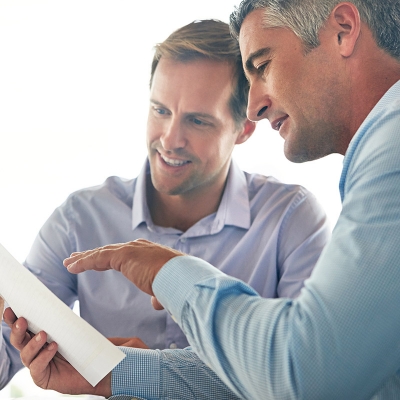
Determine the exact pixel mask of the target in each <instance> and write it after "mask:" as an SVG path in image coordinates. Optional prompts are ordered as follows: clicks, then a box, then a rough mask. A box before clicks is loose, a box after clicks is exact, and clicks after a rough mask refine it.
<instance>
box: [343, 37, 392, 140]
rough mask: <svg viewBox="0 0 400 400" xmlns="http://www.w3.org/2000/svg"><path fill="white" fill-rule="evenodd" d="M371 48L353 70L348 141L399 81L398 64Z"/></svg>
mask: <svg viewBox="0 0 400 400" xmlns="http://www.w3.org/2000/svg"><path fill="white" fill-rule="evenodd" d="M371 40H372V39H371ZM371 48H372V47H371ZM371 48H370V49H369V50H368V51H365V53H364V54H365V56H364V57H363V58H360V59H358V60H357V61H356V63H355V65H354V69H353V71H354V72H353V74H352V77H353V80H352V82H351V86H352V87H353V88H354V89H353V90H352V91H351V92H350V93H351V95H350V104H351V105H352V106H353V107H352V121H353V124H352V126H351V133H352V134H351V137H349V141H350V140H351V138H352V137H353V136H354V134H355V133H356V131H357V130H358V128H359V127H360V125H361V124H362V122H363V121H364V120H365V118H366V117H367V116H368V114H369V113H370V111H371V110H372V109H373V108H374V107H375V105H376V104H377V103H378V102H379V100H380V99H381V98H382V97H383V96H384V94H385V93H386V92H387V91H388V90H389V89H390V88H391V87H392V86H393V85H394V84H395V83H396V82H398V81H399V80H400V62H399V61H397V60H396V59H394V58H393V57H391V56H390V55H388V54H387V53H386V52H385V51H383V50H382V49H380V48H378V47H375V48H374V50H371Z"/></svg>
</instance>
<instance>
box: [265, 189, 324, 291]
mask: <svg viewBox="0 0 400 400" xmlns="http://www.w3.org/2000/svg"><path fill="white" fill-rule="evenodd" d="M330 238H331V228H330V225H329V222H328V220H327V217H326V214H325V211H324V210H323V209H322V207H321V205H320V204H319V203H318V201H317V199H316V198H315V196H314V195H313V194H312V193H310V192H308V191H307V190H306V189H304V188H302V187H301V188H300V189H299V192H298V194H297V195H296V197H295V198H294V199H293V201H292V203H291V204H290V207H288V209H287V211H286V214H285V217H284V219H283V221H282V224H281V226H280V230H279V237H278V253H277V258H278V259H277V267H278V270H279V271H278V275H279V280H278V283H277V288H276V292H277V297H289V298H295V297H297V296H298V295H299V294H300V291H301V289H302V287H303V286H304V281H305V280H306V279H307V278H309V277H310V275H311V272H312V270H313V268H314V267H315V265H316V263H317V261H318V259H319V256H320V255H321V252H322V250H323V249H324V247H325V245H326V244H327V243H328V241H329V239H330ZM264 268H271V266H267V265H265V266H264ZM260 294H261V293H260ZM263 297H269V296H263Z"/></svg>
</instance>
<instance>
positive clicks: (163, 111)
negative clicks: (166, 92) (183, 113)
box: [152, 106, 168, 115]
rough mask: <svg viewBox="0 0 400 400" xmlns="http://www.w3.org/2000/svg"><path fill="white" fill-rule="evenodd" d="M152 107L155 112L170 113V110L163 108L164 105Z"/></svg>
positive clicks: (159, 113)
mask: <svg viewBox="0 0 400 400" xmlns="http://www.w3.org/2000/svg"><path fill="white" fill-rule="evenodd" d="M152 109H153V112H155V113H156V114H158V115H167V114H168V110H166V109H165V108H162V107H156V106H153V107H152Z"/></svg>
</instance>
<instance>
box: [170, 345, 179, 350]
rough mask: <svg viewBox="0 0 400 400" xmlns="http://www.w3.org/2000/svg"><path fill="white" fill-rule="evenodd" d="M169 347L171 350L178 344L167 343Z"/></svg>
mask: <svg viewBox="0 0 400 400" xmlns="http://www.w3.org/2000/svg"><path fill="white" fill-rule="evenodd" d="M169 348H170V349H172V350H174V349H177V348H178V346H177V345H176V343H171V344H170V345H169Z"/></svg>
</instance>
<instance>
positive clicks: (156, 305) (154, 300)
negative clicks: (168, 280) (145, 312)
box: [151, 296, 164, 310]
mask: <svg viewBox="0 0 400 400" xmlns="http://www.w3.org/2000/svg"><path fill="white" fill-rule="evenodd" d="M151 305H152V306H153V308H154V309H155V310H164V307H163V306H162V304H161V303H160V302H159V301H158V300H157V298H156V297H154V296H151Z"/></svg>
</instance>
